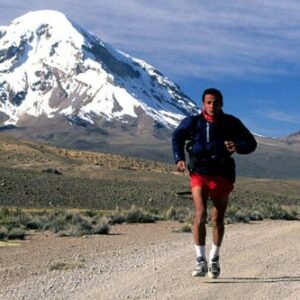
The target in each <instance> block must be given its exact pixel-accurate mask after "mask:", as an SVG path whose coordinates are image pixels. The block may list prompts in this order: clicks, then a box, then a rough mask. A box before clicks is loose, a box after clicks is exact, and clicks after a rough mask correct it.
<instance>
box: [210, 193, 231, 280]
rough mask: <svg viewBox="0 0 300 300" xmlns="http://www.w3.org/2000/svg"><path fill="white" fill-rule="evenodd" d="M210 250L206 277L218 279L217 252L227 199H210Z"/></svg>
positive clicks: (221, 238) (221, 235) (222, 230)
mask: <svg viewBox="0 0 300 300" xmlns="http://www.w3.org/2000/svg"><path fill="white" fill-rule="evenodd" d="M212 202H213V206H212V209H211V221H212V240H213V244H212V248H211V251H210V254H209V264H208V276H209V277H210V278H214V279H215V278H218V277H219V275H220V272H221V269H220V264H219V251H220V246H221V244H222V240H223V237H224V216H225V212H226V208H227V203H228V197H226V198H224V199H219V200H215V199H212Z"/></svg>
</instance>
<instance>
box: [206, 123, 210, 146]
mask: <svg viewBox="0 0 300 300" xmlns="http://www.w3.org/2000/svg"><path fill="white" fill-rule="evenodd" d="M206 142H207V143H209V142H210V138H209V122H206Z"/></svg>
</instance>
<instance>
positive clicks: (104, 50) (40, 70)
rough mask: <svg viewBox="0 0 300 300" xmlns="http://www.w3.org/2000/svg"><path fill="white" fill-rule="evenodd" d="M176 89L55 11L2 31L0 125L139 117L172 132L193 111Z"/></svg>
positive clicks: (125, 120)
mask: <svg viewBox="0 0 300 300" xmlns="http://www.w3.org/2000/svg"><path fill="white" fill-rule="evenodd" d="M197 110H198V109H197V107H196V105H195V103H194V102H193V101H192V100H191V99H189V98H188V97H187V96H186V95H184V94H183V93H182V92H181V90H180V88H179V87H178V86H177V85H176V84H174V83H173V82H171V81H170V80H168V79H167V78H166V77H165V76H163V75H162V74H161V73H160V72H158V71H157V70H156V69H155V68H154V67H152V66H150V65H149V64H147V63H145V62H144V61H142V60H140V59H136V58H133V57H131V56H129V55H127V54H125V53H122V52H120V51H118V50H116V49H114V48H113V47H111V46H110V45H109V44H107V43H106V42H104V41H102V40H101V39H99V38H98V37H96V36H94V35H92V34H90V33H89V32H87V31H86V30H84V29H83V28H81V27H80V26H79V25H77V24H75V23H74V22H72V21H71V20H69V19H68V18H67V17H66V16H65V15H64V14H62V13H60V12H57V11H49V10H46V11H36V12H29V13H27V14H25V15H23V16H21V17H19V18H17V19H15V20H13V21H12V22H11V23H10V24H9V25H8V26H1V27H0V125H2V126H3V125H16V126H17V127H22V126H33V125H34V124H35V122H36V121H35V120H37V119H39V120H41V119H42V120H43V122H44V124H45V122H47V120H48V121H49V120H51V119H52V120H56V119H57V118H58V119H60V120H61V119H63V120H64V121H65V122H66V124H68V125H69V124H70V123H71V124H77V125H88V126H95V127H97V126H99V120H105V121H108V122H109V121H114V122H115V121H118V122H121V123H122V124H124V125H126V124H130V123H132V121H134V122H137V121H136V120H137V119H140V118H141V117H142V116H146V117H147V118H149V117H150V118H151V120H152V121H153V122H152V124H153V125H155V126H157V125H159V126H160V127H162V128H170V129H171V128H172V127H174V126H176V125H177V124H178V122H179V121H180V120H181V119H182V118H183V117H184V116H185V115H188V114H192V113H195V112H196V111H197Z"/></svg>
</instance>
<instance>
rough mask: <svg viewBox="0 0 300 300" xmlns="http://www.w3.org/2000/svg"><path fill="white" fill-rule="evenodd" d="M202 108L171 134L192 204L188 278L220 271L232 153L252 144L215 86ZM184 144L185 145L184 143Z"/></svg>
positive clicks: (215, 274)
mask: <svg viewBox="0 0 300 300" xmlns="http://www.w3.org/2000/svg"><path fill="white" fill-rule="evenodd" d="M202 105H203V108H202V111H201V113H200V114H199V115H197V116H191V117H187V118H185V119H183V120H182V121H181V123H180V124H179V126H178V127H177V128H176V129H175V131H174V133H173V138H172V146H173V156H174V160H175V162H176V165H177V170H178V171H179V172H184V171H185V169H186V163H185V148H186V151H187V152H188V154H189V162H188V170H189V172H190V185H191V190H192V198H193V203H194V208H195V217H194V225H193V236H194V242H195V250H196V255H197V259H196V260H197V263H196V267H195V269H194V271H193V273H192V275H193V276H205V275H206V273H207V272H208V275H209V277H210V278H218V276H219V275H220V264H219V252H220V246H221V243H222V239H223V236H224V216H225V212H226V208H227V203H228V197H229V194H230V193H231V192H232V190H233V187H234V186H233V184H234V182H235V162H234V160H233V158H232V157H231V156H232V154H233V153H235V152H236V153H238V154H248V153H250V152H253V151H254V150H255V149H256V146H257V143H256V141H255V139H254V137H253V135H252V134H251V133H250V131H249V130H248V129H247V128H246V127H245V126H244V125H243V123H242V122H241V121H240V120H239V119H237V118H236V117H234V116H231V115H228V114H225V113H224V112H223V111H222V107H223V95H222V93H221V92H220V91H219V90H217V89H214V88H211V89H207V90H205V91H204V92H203V95H202ZM186 142H187V143H186ZM209 198H210V199H211V201H212V209H211V223H212V248H211V251H210V254H209V260H208V266H207V259H206V254H205V238H206V226H205V224H206V220H207V200H208V199H209Z"/></svg>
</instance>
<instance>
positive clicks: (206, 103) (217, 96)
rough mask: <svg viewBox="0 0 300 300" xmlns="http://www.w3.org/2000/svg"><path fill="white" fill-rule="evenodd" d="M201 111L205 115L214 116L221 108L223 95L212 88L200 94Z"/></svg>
mask: <svg viewBox="0 0 300 300" xmlns="http://www.w3.org/2000/svg"><path fill="white" fill-rule="evenodd" d="M202 105H203V109H204V110H205V111H206V113H207V114H209V115H211V116H216V115H217V114H218V113H219V112H220V111H221V110H222V107H223V95H222V93H221V92H220V91H219V90H217V89H214V88H210V89H207V90H205V91H204V92H203V94H202Z"/></svg>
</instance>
